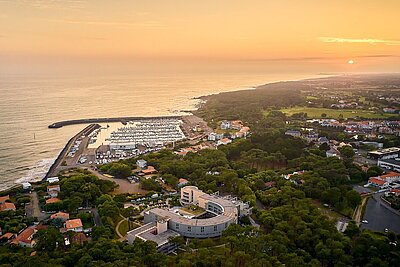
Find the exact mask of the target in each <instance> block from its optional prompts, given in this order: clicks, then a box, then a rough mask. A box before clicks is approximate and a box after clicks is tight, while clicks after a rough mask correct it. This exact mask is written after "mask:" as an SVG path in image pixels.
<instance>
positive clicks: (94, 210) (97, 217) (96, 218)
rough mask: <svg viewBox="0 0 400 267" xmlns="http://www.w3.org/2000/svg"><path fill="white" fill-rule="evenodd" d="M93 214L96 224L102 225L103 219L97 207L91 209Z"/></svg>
mask: <svg viewBox="0 0 400 267" xmlns="http://www.w3.org/2000/svg"><path fill="white" fill-rule="evenodd" d="M91 211H92V215H93V221H94V225H95V226H102V225H103V223H102V221H101V217H100V215H99V212H98V211H97V209H96V208H93V209H91Z"/></svg>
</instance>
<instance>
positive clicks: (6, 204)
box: [0, 202, 16, 211]
mask: <svg viewBox="0 0 400 267" xmlns="http://www.w3.org/2000/svg"><path fill="white" fill-rule="evenodd" d="M5 210H16V208H15V205H14V204H13V203H9V202H4V203H2V204H0V211H5Z"/></svg>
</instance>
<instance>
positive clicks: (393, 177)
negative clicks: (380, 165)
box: [378, 172, 400, 183]
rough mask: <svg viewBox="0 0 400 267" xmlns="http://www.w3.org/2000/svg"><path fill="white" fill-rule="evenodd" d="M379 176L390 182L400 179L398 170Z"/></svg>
mask: <svg viewBox="0 0 400 267" xmlns="http://www.w3.org/2000/svg"><path fill="white" fill-rule="evenodd" d="M378 178H380V179H382V180H384V181H387V182H389V183H392V182H396V181H400V173H397V172H389V173H387V174H384V175H381V176H378Z"/></svg>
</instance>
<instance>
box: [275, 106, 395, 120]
mask: <svg viewBox="0 0 400 267" xmlns="http://www.w3.org/2000/svg"><path fill="white" fill-rule="evenodd" d="M281 111H282V112H283V113H286V114H287V115H289V116H291V115H293V114H295V113H300V112H305V113H307V116H308V118H314V119H315V118H321V114H323V113H325V114H326V118H332V119H339V118H340V114H342V115H343V118H355V117H362V118H368V119H384V118H388V117H391V116H393V114H379V113H375V112H374V111H369V110H360V109H329V108H309V107H293V108H287V109H281Z"/></svg>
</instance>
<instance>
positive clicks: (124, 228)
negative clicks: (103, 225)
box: [118, 220, 139, 236]
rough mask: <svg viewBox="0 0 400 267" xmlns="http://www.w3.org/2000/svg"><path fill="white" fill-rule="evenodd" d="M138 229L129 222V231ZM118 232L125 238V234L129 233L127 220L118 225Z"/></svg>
mask: <svg viewBox="0 0 400 267" xmlns="http://www.w3.org/2000/svg"><path fill="white" fill-rule="evenodd" d="M138 227H139V225H138V224H136V223H133V222H131V229H130V230H133V229H135V228H138ZM118 230H119V232H120V233H121V235H123V236H125V235H126V233H127V232H128V231H129V228H128V221H127V220H125V221H123V222H122V223H121V224H120V225H119V229H118Z"/></svg>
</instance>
